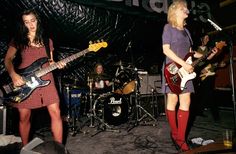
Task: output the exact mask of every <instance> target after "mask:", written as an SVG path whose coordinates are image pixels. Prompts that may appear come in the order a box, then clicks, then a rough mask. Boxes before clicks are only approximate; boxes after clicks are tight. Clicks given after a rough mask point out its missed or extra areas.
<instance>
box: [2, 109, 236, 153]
mask: <svg viewBox="0 0 236 154" xmlns="http://www.w3.org/2000/svg"><path fill="white" fill-rule="evenodd" d="M204 114H205V116H204V117H202V116H197V117H196V118H195V119H194V121H193V125H192V127H191V129H190V131H189V140H191V139H193V138H198V137H200V138H202V139H203V140H204V141H205V140H214V141H220V140H221V139H222V132H223V130H225V129H233V128H234V116H233V111H232V110H229V109H228V110H226V109H220V110H219V115H220V119H218V121H214V120H213V117H212V115H211V112H210V110H206V111H205V112H204ZM86 120H88V121H87V123H86ZM80 121H81V122H80V123H79V124H76V126H78V127H80V126H81V129H78V132H76V134H74V131H72V130H71V129H68V132H66V131H65V132H64V135H65V140H64V142H65V147H66V148H67V149H68V151H69V152H70V154H78V153H79V154H120V153H123V154H143V153H145V154H154V153H155V154H168V153H169V154H173V153H177V151H176V150H175V148H174V146H173V144H172V142H171V139H170V137H169V132H170V131H169V126H168V123H167V120H166V116H158V117H157V118H156V122H155V121H154V120H152V119H151V118H149V117H147V118H144V120H141V121H140V122H139V123H136V124H138V125H133V120H129V121H127V122H125V123H122V124H119V125H117V126H114V127H113V129H115V131H110V130H111V129H107V130H105V131H99V129H98V127H96V123H97V122H96V121H95V123H94V124H95V127H90V119H88V118H84V119H80ZM82 122H84V124H82ZM107 128H108V127H107ZM65 130H66V129H65ZM34 137H39V138H41V139H42V140H44V141H49V140H52V137H51V134H50V132H49V129H47V128H45V129H44V128H42V129H39V130H36V131H35V134H34ZM19 145H20V144H16V143H15V144H9V145H7V146H2V147H1V148H0V153H4V154H8V153H9V154H13V153H14V154H17V153H19V152H20V149H19ZM199 146H201V145H199Z"/></svg>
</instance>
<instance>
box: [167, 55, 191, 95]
mask: <svg viewBox="0 0 236 154" xmlns="http://www.w3.org/2000/svg"><path fill="white" fill-rule="evenodd" d="M192 55H193V53H188V54H187V55H186V56H185V58H184V60H185V61H186V62H187V63H188V64H192ZM164 76H165V79H166V82H167V85H168V86H169V88H170V90H171V91H172V92H173V93H176V94H180V93H181V92H182V91H183V90H184V88H185V84H186V83H187V82H188V81H189V80H192V79H194V78H195V77H196V73H195V72H193V73H188V72H187V71H185V69H184V68H183V67H182V66H180V65H179V64H177V63H175V62H170V63H168V64H166V65H165V68H164Z"/></svg>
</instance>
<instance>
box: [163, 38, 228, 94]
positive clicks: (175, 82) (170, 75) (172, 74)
mask: <svg viewBox="0 0 236 154" xmlns="http://www.w3.org/2000/svg"><path fill="white" fill-rule="evenodd" d="M224 46H226V43H225V41H220V42H217V43H216V48H218V50H221V49H222V48H223V47H224ZM211 53H212V51H211V52H208V53H206V54H204V55H203V56H202V57H201V58H198V59H197V60H195V61H192V56H193V54H194V53H188V54H187V55H186V56H185V58H184V60H185V62H186V63H188V64H190V65H192V66H193V67H196V66H197V65H198V64H199V63H200V62H202V61H204V60H206V59H207V57H208V56H209V55H210V54H211ZM164 76H165V79H166V82H167V84H168V86H169V88H170V90H171V91H172V92H173V93H176V94H180V93H181V92H182V91H183V90H184V88H185V84H186V83H187V82H188V81H189V80H192V79H194V78H195V77H196V76H197V74H196V73H195V72H192V73H188V72H187V71H186V70H185V69H184V68H183V67H182V66H181V65H179V64H177V63H175V62H170V63H168V64H166V65H165V67H164Z"/></svg>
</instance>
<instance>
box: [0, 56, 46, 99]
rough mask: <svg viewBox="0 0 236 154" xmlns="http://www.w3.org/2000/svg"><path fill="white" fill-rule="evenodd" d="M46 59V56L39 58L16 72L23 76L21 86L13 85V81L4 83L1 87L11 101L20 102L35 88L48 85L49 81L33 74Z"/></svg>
mask: <svg viewBox="0 0 236 154" xmlns="http://www.w3.org/2000/svg"><path fill="white" fill-rule="evenodd" d="M47 61H48V59H47V58H46V57H44V58H40V59H38V60H36V61H35V62H34V63H32V64H31V65H30V66H28V67H26V68H23V69H20V70H19V71H18V72H19V74H20V75H21V76H22V77H23V79H24V81H25V82H26V84H24V85H22V86H21V87H13V83H10V84H8V85H4V86H3V88H4V90H5V94H6V98H8V99H10V100H11V101H13V102H21V101H22V100H24V99H26V98H27V97H29V96H30V94H31V93H32V92H33V91H34V90H35V89H36V88H38V87H44V86H47V85H49V83H50V82H51V81H46V80H45V81H44V80H41V78H39V77H37V76H36V74H35V73H36V72H37V71H38V70H40V69H41V68H42V65H43V64H44V63H46V62H47Z"/></svg>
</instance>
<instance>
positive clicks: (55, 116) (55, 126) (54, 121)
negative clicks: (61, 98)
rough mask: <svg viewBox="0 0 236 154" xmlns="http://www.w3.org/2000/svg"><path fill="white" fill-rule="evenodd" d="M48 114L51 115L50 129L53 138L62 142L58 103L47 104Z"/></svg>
mask: <svg viewBox="0 0 236 154" xmlns="http://www.w3.org/2000/svg"><path fill="white" fill-rule="evenodd" d="M47 108H48V112H49V115H50V117H51V129H52V133H53V137H54V140H55V141H57V142H59V143H62V131H63V130H62V119H61V114H60V108H59V103H54V104H51V105H49V106H47Z"/></svg>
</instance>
